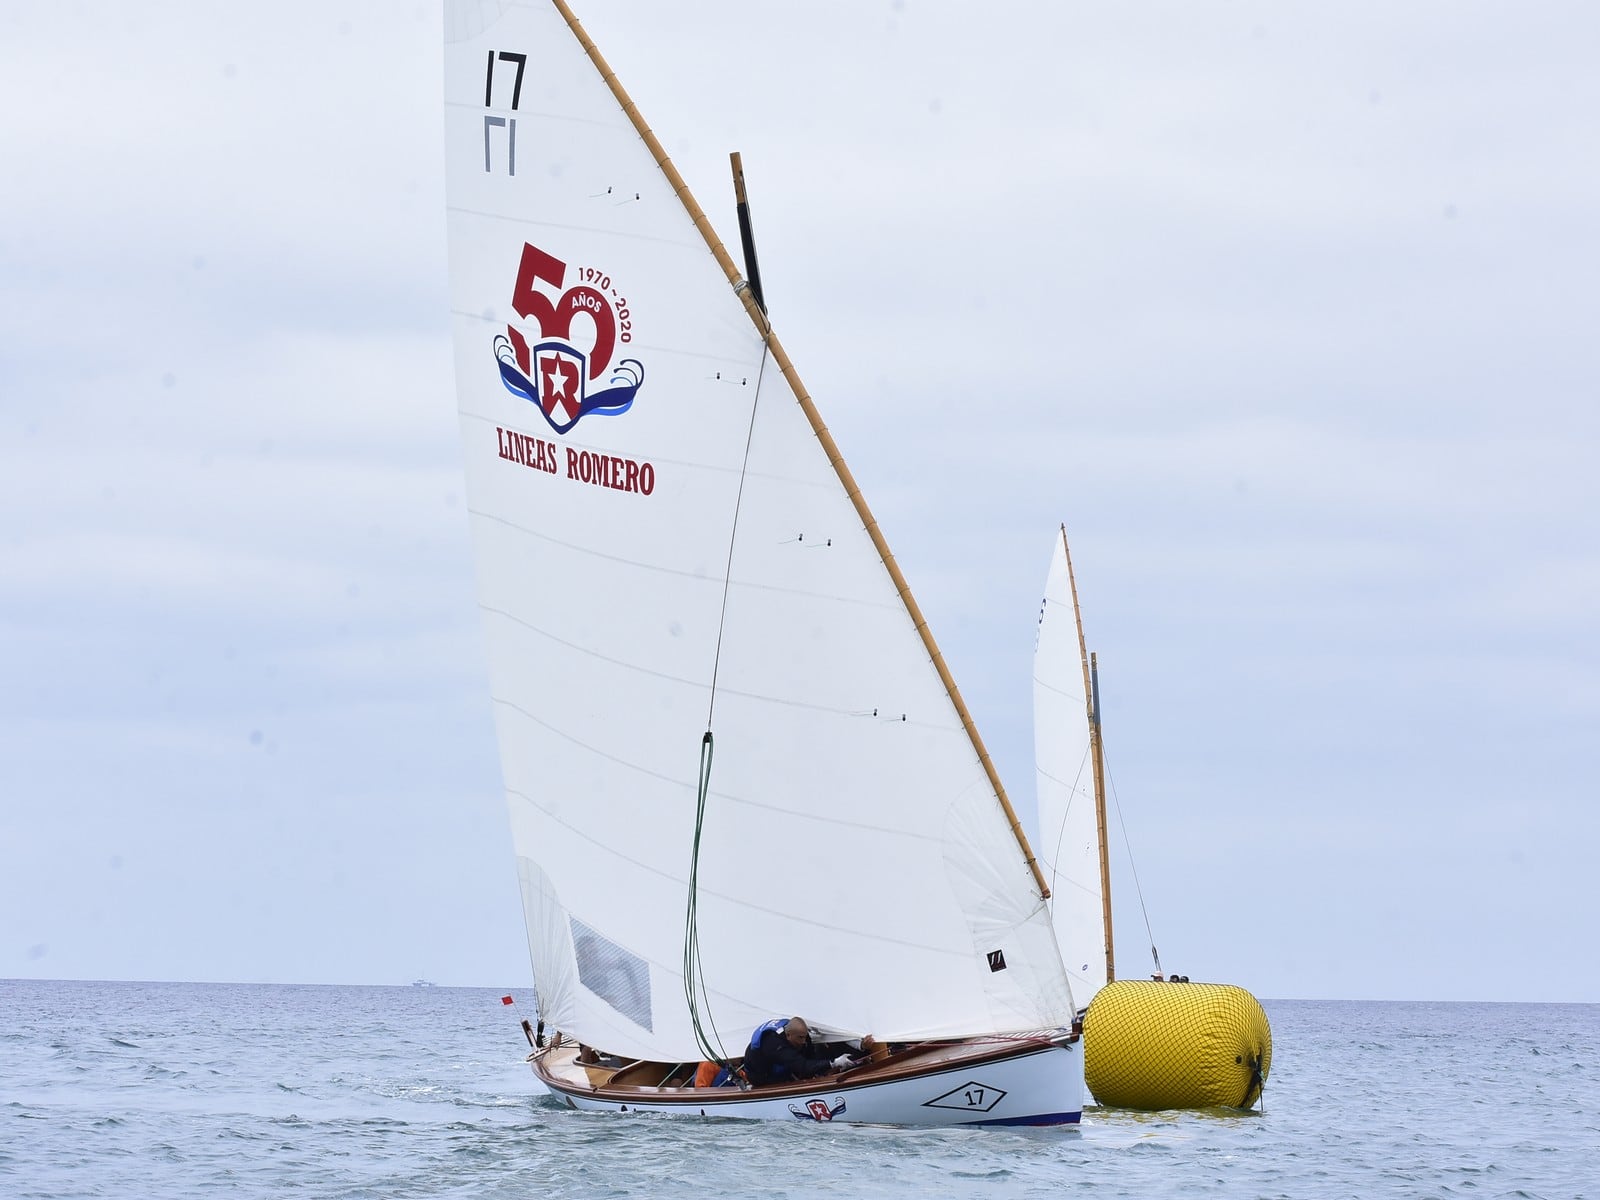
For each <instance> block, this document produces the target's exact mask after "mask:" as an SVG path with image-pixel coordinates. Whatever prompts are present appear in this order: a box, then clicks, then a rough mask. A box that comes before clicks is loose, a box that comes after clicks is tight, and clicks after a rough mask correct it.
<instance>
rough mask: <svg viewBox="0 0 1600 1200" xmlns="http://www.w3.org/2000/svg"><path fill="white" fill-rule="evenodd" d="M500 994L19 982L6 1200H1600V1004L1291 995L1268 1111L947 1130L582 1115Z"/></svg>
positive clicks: (10, 1027) (2, 1118) (0, 1045)
mask: <svg viewBox="0 0 1600 1200" xmlns="http://www.w3.org/2000/svg"><path fill="white" fill-rule="evenodd" d="M500 996H501V992H499V991H495V990H489V989H479V988H411V987H400V988H376V987H278V986H265V985H221V984H217V985H208V984H174V983H77V982H40V981H0V1197H5V1198H6V1200H24V1198H35V1197H50V1198H52V1200H53V1198H58V1197H79V1196H108V1197H111V1196H114V1197H140V1198H142V1197H179V1196H200V1195H204V1196H237V1197H267V1196H271V1197H282V1196H295V1197H397V1198H398V1197H433V1196H460V1197H485V1198H489V1197H508V1198H509V1197H529V1198H533V1197H539V1198H555V1197H608V1196H648V1197H658V1196H659V1197H668V1196H671V1197H683V1198H689V1197H749V1196H762V1197H794V1198H796V1200H800V1198H807V1200H810V1198H814V1197H835V1196H839V1197H843V1196H862V1197H899V1196H984V1197H988V1196H996V1197H1009V1196H1038V1197H1045V1196H1051V1197H1054V1196H1063V1195H1067V1194H1071V1193H1078V1194H1085V1195H1093V1196H1096V1197H1140V1198H1148V1197H1166V1196H1172V1197H1193V1196H1228V1197H1279V1196H1282V1197H1323V1196H1327V1197H1356V1196H1361V1197H1366V1196H1375V1195H1379V1196H1406V1197H1475V1198H1484V1200H1487V1198H1489V1197H1508V1196H1515V1197H1544V1198H1551V1197H1594V1198H1596V1200H1600V1182H1597V1180H1600V1005H1542V1004H1396V1003H1335V1002H1314V1001H1265V1002H1264V1005H1265V1007H1266V1009H1267V1015H1268V1017H1269V1019H1270V1020H1271V1022H1272V1030H1273V1064H1272V1075H1271V1078H1270V1080H1269V1081H1268V1085H1267V1094H1266V1106H1265V1111H1264V1112H1262V1113H1258V1114H1254V1115H1240V1114H1228V1113H1220V1112H1209V1113H1164V1114H1137V1113H1128V1112H1113V1111H1103V1110H1099V1109H1089V1110H1087V1111H1086V1112H1085V1114H1084V1122H1083V1125H1082V1127H1081V1128H1079V1129H1076V1130H1070V1129H1050V1130H1007V1129H990V1130H955V1131H943V1132H936V1131H918V1130H896V1129H863V1128H852V1127H845V1126H837V1127H836V1126H828V1125H814V1124H809V1123H807V1124H801V1123H799V1122H796V1123H794V1124H793V1125H778V1124H754V1123H745V1122H737V1121H726V1120H698V1119H689V1120H684V1119H681V1118H672V1117H653V1116H646V1115H641V1114H625V1115H623V1114H586V1113H577V1112H572V1111H570V1110H568V1109H566V1108H564V1107H558V1106H557V1105H556V1103H555V1102H554V1101H553V1100H551V1099H550V1098H549V1097H548V1096H546V1095H544V1094H542V1092H541V1089H540V1088H539V1085H538V1084H537V1082H536V1081H535V1080H534V1078H533V1076H532V1073H531V1072H530V1071H529V1069H528V1068H527V1067H526V1065H525V1064H524V1063H523V1061H522V1058H523V1055H524V1054H525V1053H526V1049H527V1047H526V1044H525V1042H524V1041H523V1037H522V1033H521V1031H520V1029H519V1028H518V1026H517V1019H518V1017H519V1016H520V1015H527V1013H526V1004H525V1003H524V1002H519V1003H518V1004H517V1005H516V1006H514V1007H512V1008H505V1007H503V1006H502V1005H501V1003H500ZM530 998H531V997H530ZM523 1000H524V998H522V997H519V1001H523Z"/></svg>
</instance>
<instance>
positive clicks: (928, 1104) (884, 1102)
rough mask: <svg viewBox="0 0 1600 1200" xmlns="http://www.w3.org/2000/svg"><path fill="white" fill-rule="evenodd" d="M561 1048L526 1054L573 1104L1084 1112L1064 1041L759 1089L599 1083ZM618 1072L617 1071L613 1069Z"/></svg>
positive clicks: (959, 1121)
mask: <svg viewBox="0 0 1600 1200" xmlns="http://www.w3.org/2000/svg"><path fill="white" fill-rule="evenodd" d="M576 1057H577V1052H576V1048H574V1047H571V1046H567V1047H561V1048H556V1049H552V1050H546V1051H543V1052H541V1053H536V1054H535V1055H533V1057H532V1058H531V1060H530V1061H531V1062H532V1064H533V1068H534V1071H535V1073H536V1074H537V1075H538V1076H539V1078H540V1080H542V1081H543V1082H544V1084H545V1085H546V1086H547V1087H549V1089H550V1090H551V1091H552V1092H553V1093H555V1094H556V1095H557V1096H559V1097H561V1098H562V1099H563V1100H564V1101H565V1102H566V1103H567V1104H568V1105H569V1106H570V1107H572V1108H578V1109H586V1110H590V1111H599V1112H650V1113H670V1114H673V1115H677V1116H692V1117H729V1118H735V1119H742V1120H751V1121H796V1120H799V1121H815V1122H836V1123H839V1124H858V1125H916V1126H953V1125H1076V1124H1077V1123H1078V1121H1079V1119H1080V1117H1081V1116H1082V1112H1083V1094H1084V1089H1083V1053H1082V1049H1081V1044H1080V1043H1079V1042H1078V1041H1076V1040H1073V1039H1068V1038H1066V1037H1062V1038H1057V1039H1049V1038H1029V1039H1025V1040H1021V1041H1016V1042H1009V1043H995V1042H983V1043H977V1044H973V1043H957V1044H942V1045H939V1046H934V1047H919V1048H917V1049H916V1050H914V1051H913V1052H911V1053H909V1054H905V1055H896V1056H893V1057H892V1058H891V1059H889V1060H886V1061H885V1062H883V1063H881V1064H879V1063H873V1064H868V1065H865V1066H862V1067H857V1068H855V1069H854V1070H850V1071H845V1072H843V1073H841V1074H838V1075H827V1076H821V1077H819V1078H817V1079H809V1080H805V1081H803V1082H800V1083H794V1084H785V1085H777V1086H770V1087H761V1088H748V1089H743V1090H741V1089H739V1088H733V1087H722V1088H695V1087H670V1086H668V1087H648V1086H628V1085H626V1084H620V1083H619V1084H613V1083H610V1082H609V1081H608V1080H606V1079H605V1078H604V1076H605V1072H598V1073H596V1078H598V1079H599V1082H598V1084H596V1083H594V1082H590V1081H589V1072H586V1071H585V1069H584V1068H583V1067H582V1066H581V1065H580V1064H578V1063H577V1062H576ZM618 1074H619V1075H620V1074H621V1073H620V1072H619V1073H618Z"/></svg>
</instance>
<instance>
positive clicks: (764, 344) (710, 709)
mask: <svg viewBox="0 0 1600 1200" xmlns="http://www.w3.org/2000/svg"><path fill="white" fill-rule="evenodd" d="M770 353H771V346H770V345H769V344H768V341H767V339H766V338H762V339H761V365H760V366H759V367H758V368H756V394H755V395H754V396H753V397H751V399H750V425H749V428H747V429H746V430H745V434H744V458H743V459H742V460H741V461H740V463H739V491H738V494H737V495H736V496H735V497H734V501H733V524H732V526H731V527H730V528H729V529H728V562H727V566H726V567H725V568H724V570H723V572H722V610H721V612H719V613H718V614H717V648H716V651H715V652H714V653H713V655H712V657H711V699H710V701H709V702H708V704H707V705H706V731H707V732H708V733H709V732H710V730H711V715H712V713H714V712H715V711H716V707H717V671H718V670H719V669H720V668H721V666H722V633H723V630H724V629H725V628H726V627H727V623H728V592H729V591H730V589H731V588H732V586H733V550H734V545H735V543H736V542H737V541H738V538H739V509H740V507H741V506H742V505H743V504H744V481H745V479H746V477H747V476H748V475H749V473H750V446H751V443H753V442H754V441H755V436H756V409H757V408H758V407H759V406H760V404H761V382H762V380H764V379H765V378H766V377H767V357H768V355H769V354H770Z"/></svg>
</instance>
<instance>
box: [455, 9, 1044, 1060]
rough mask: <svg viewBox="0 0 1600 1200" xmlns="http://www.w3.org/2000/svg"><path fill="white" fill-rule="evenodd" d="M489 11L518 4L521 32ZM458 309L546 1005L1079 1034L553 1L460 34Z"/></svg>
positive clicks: (859, 563) (801, 434)
mask: <svg viewBox="0 0 1600 1200" xmlns="http://www.w3.org/2000/svg"><path fill="white" fill-rule="evenodd" d="M502 10H503V11H502ZM446 22H447V24H446V30H447V37H449V38H451V39H454V40H451V41H450V43H449V44H448V45H447V48H446V64H445V82H446V96H447V108H446V141H447V169H448V176H447V179H448V188H449V238H450V265H451V304H452V310H453V326H454V335H455V350H456V376H457V391H458V398H459V404H460V410H461V428H462V439H463V450H464V455H465V459H466V474H467V483H468V499H469V505H470V509H471V522H472V532H473V539H474V547H475V551H476V557H477V562H478V588H479V600H480V605H481V608H482V612H483V621H484V628H485V636H486V641H487V644H488V651H489V656H490V666H491V685H492V688H493V695H494V708H495V719H496V724H497V731H498V734H499V742H500V750H501V760H502V768H503V773H504V779H505V787H506V794H507V797H508V801H509V805H510V809H511V822H512V830H513V838H514V842H515V846H516V852H517V855H518V858H519V863H520V868H521V875H522V884H523V897H524V903H525V906H526V915H527V922H528V931H529V941H530V954H531V958H532V961H533V966H534V972H535V982H536V985H537V987H538V990H539V999H540V1006H541V1015H542V1016H543V1017H544V1019H545V1020H546V1021H547V1022H551V1023H553V1024H554V1025H555V1026H557V1027H559V1028H561V1029H562V1030H563V1031H564V1032H565V1033H566V1034H567V1035H568V1036H569V1037H573V1038H577V1039H580V1040H582V1041H584V1042H587V1043H589V1044H591V1045H595V1046H599V1047H602V1048H604V1049H606V1050H609V1051H611V1052H612V1053H615V1054H620V1055H626V1056H632V1057H638V1058H645V1059H652V1060H665V1061H682V1060H686V1059H692V1058H695V1057H698V1056H699V1053H700V1051H699V1050H698V1048H697V1039H696V1036H695V1030H694V1027H693V1023H692V1021H691V1016H690V1010H689V1007H688V1005H687V1003H686V1001H685V996H684V987H683V946H684V928H685V913H686V907H687V905H688V903H689V900H690V892H689V870H690V862H691V852H692V850H693V842H694V837H695V825H696V798H697V791H696V783H697V774H698V771H699V768H700V763H701V744H702V735H703V734H704V733H705V731H706V730H707V728H708V727H709V728H710V729H711V730H712V732H713V734H714V739H715V740H714V757H713V760H712V764H711V769H710V776H709V797H708V800H707V804H706V811H705V819H704V825H703V835H702V839H701V845H700V859H699V862H700V866H699V874H698V888H697V889H696V893H695V897H694V899H695V902H696V906H697V912H698V930H699V948H700V960H699V974H700V976H701V978H702V981H703V984H704V989H705V1001H704V1003H703V1006H702V1011H701V1017H702V1022H703V1023H704V1024H705V1025H706V1027H707V1028H708V1029H709V1031H710V1032H712V1034H713V1035H714V1036H715V1037H716V1038H718V1039H719V1040H720V1043H721V1045H722V1046H724V1047H726V1048H727V1051H728V1052H729V1053H732V1054H737V1053H739V1052H740V1051H742V1049H743V1046H744V1044H745V1041H746V1040H747V1039H748V1036H749V1033H750V1030H751V1029H752V1028H753V1027H754V1026H755V1025H756V1024H758V1023H760V1022H761V1021H764V1020H766V1019H768V1018H769V1017H772V1016H775V1015H784V1014H789V1013H795V1012H799V1013H803V1014H805V1015H806V1017H807V1018H808V1019H810V1020H811V1021H812V1023H813V1024H815V1025H818V1026H820V1027H823V1028H827V1029H832V1030H835V1031H839V1032H842V1033H848V1034H865V1033H873V1034H876V1035H878V1036H879V1037H881V1038H890V1039H897V1040H909V1039H917V1038H923V1037H932V1036H954V1035H960V1034H978V1033H991V1032H1005V1031H1016V1030H1023V1029H1037V1028H1045V1027H1052V1026H1060V1025H1063V1024H1065V1023H1067V1022H1068V1021H1070V1019H1071V1013H1072V1009H1073V1003H1072V996H1071V994H1070V991H1069V989H1068V985H1067V982H1066V978H1065V975H1064V973H1063V971H1062V967H1061V962H1060V956H1059V953H1058V951H1057V949H1056V945H1055V941H1054V936H1053V934H1052V932H1051V925H1050V918H1049V913H1048V911H1047V908H1046V905H1045V902H1044V901H1043V900H1041V898H1040V894H1039V891H1038V889H1037V887H1036V885H1035V884H1034V881H1033V877H1032V875H1031V873H1030V871H1029V869H1028V867H1027V865H1026V860H1025V857H1024V854H1023V852H1022V850H1021V848H1020V847H1019V844H1018V841H1017V839H1016V838H1015V837H1014V836H1013V834H1012V832H1011V831H1010V829H1009V828H1008V825H1007V821H1006V818H1005V815H1004V814H1003V812H1002V809H1001V805H1000V803H999V799H998V797H997V794H996V791H995V788H994V786H993V785H992V784H991V782H990V780H989V778H988V775H987V774H986V772H985V770H984V767H983V765H982V763H981V762H980V760H979V756H978V754H977V751H976V749H975V746H974V741H973V738H972V737H971V736H969V734H968V733H967V732H966V730H965V729H964V728H963V725H962V722H961V720H960V719H959V716H958V713H957V711H956V708H955V706H954V703H953V701H952V698H951V696H950V694H949V693H948V692H947V690H946V688H945V686H944V684H943V683H942V682H941V679H940V675H939V673H938V671H937V670H936V668H935V666H934V664H933V663H932V661H931V660H930V656H929V653H928V650H927V648H926V646H925V644H924V642H923V640H922V638H921V636H920V635H919V634H918V632H917V630H916V628H915V626H914V623H913V621H912V620H911V618H910V616H909V615H908V610H907V606H906V603H905V602H903V601H902V599H901V597H900V596H899V595H898V594H897V591H896V588H895V587H894V585H893V583H892V582H891V578H890V575H889V573H888V571H887V569H886V566H885V563H884V561H883V560H882V558H881V556H880V554H879V552H878V550H877V549H876V548H875V547H874V543H873V541H872V539H871V537H870V536H869V534H868V532H867V530H866V529H865V528H864V526H863V521H862V518H861V516H860V515H859V513H858V511H857V509H856V508H855V507H854V505H853V504H852V502H851V500H850V499H849V497H848V496H847V495H846V492H845V489H844V487H843V486H842V484H841V482H840V477H839V474H838V473H837V472H836V470H835V469H834V467H833V466H832V465H831V464H830V462H829V461H828V456H827V454H826V453H825V452H824V449H823V446H822V443H821V442H820V441H819V440H818V437H817V434H816V432H815V431H814V430H813V428H812V426H811V424H810V423H809V422H808V420H807V417H806V415H805V413H804V412H803V410H802V408H801V406H800V404H799V403H798V401H797V397H796V394H795V392H794V390H793V389H792V388H791V386H790V384H789V383H788V382H787V381H786V379H785V377H784V375H783V374H781V373H780V372H779V370H778V369H777V367H776V365H775V364H774V362H773V361H772V357H773V356H772V354H771V352H770V350H769V346H768V344H767V343H766V342H765V341H764V339H763V336H762V333H761V331H760V330H759V329H758V328H757V324H756V322H755V321H753V320H752V319H751V317H750V315H749V314H748V313H747V310H746V306H745V303H744V301H743V299H742V298H741V296H740V294H739V292H738V291H737V290H736V288H735V285H734V282H733V281H731V280H730V278H729V275H728V272H727V271H726V270H725V269H724V267H723V266H722V265H720V264H719V261H718V259H717V257H716V256H715V255H714V253H713V251H712V250H711V248H710V247H709V246H708V243H707V240H706V238H705V236H703V235H702V233H701V231H700V229H699V228H698V227H697V225H696V223H695V221H694V220H693V218H692V216H691V213H690V211H689V208H688V206H689V205H690V204H692V201H689V200H688V199H687V197H685V198H684V199H680V197H679V196H678V195H677V194H675V192H674V188H673V186H672V184H671V183H670V182H669V179H668V177H667V176H666V175H665V174H664V173H663V170H662V169H661V168H660V167H658V165H657V162H656V160H655V157H654V155H653V154H652V151H651V149H650V147H649V145H648V144H647V142H646V141H645V140H643V138H642V137H641V134H640V132H639V130H638V128H636V126H635V125H634V123H633V122H632V121H631V120H630V118H629V117H628V115H626V114H625V112H624V111H623V109H622V107H621V105H620V103H619V101H618V99H617V97H616V95H614V93H613V92H612V90H611V88H610V87H609V86H608V84H607V83H606V81H605V80H604V79H603V78H602V75H601V72H600V70H599V69H597V66H596V64H595V62H594V61H593V60H592V59H591V57H590V55H589V53H588V52H587V51H586V50H585V48H584V46H583V45H582V44H581V42H580V40H579V39H578V38H577V37H576V36H575V34H574V32H573V30H572V29H570V28H569V26H568V22H567V20H566V19H565V17H564V15H563V14H562V12H561V11H560V10H559V8H558V7H555V6H549V5H541V4H535V5H524V4H518V5H514V6H506V5H500V4H495V3H484V4H475V3H453V4H451V5H449V7H448V10H447V14H446Z"/></svg>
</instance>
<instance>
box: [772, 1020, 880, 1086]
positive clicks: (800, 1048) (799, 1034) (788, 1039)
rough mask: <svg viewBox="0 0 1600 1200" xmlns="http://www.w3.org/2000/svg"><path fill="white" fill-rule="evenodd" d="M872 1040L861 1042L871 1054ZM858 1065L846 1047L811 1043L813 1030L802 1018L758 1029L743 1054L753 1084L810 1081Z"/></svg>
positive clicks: (778, 1022)
mask: <svg viewBox="0 0 1600 1200" xmlns="http://www.w3.org/2000/svg"><path fill="white" fill-rule="evenodd" d="M871 1041H872V1039H871V1038H863V1039H862V1043H861V1045H862V1048H863V1049H864V1050H870V1049H871V1048H872V1047H871ZM858 1061H859V1059H857V1057H856V1056H855V1055H854V1054H852V1053H851V1052H850V1047H849V1046H847V1045H846V1044H844V1043H842V1042H840V1043H834V1044H822V1043H819V1042H813V1041H812V1040H811V1028H810V1026H808V1025H807V1024H806V1023H805V1019H804V1018H803V1017H777V1018H775V1019H774V1020H771V1021H768V1022H767V1023H766V1024H764V1025H762V1026H760V1027H759V1028H757V1029H756V1031H755V1033H753V1034H751V1036H750V1047H749V1049H747V1050H746V1051H745V1053H744V1074H745V1078H746V1079H748V1080H749V1081H750V1082H751V1083H752V1084H755V1085H757V1086H759V1085H761V1084H763V1083H788V1082H789V1081H791V1080H795V1079H811V1078H813V1077H815V1076H817V1075H827V1074H830V1073H832V1072H834V1071H843V1070H844V1069H845V1068H847V1067H853V1066H855V1065H856V1063H857V1062H858Z"/></svg>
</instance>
